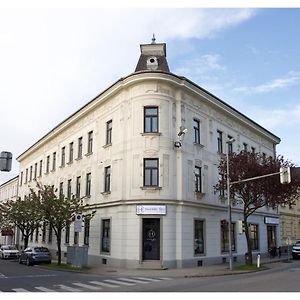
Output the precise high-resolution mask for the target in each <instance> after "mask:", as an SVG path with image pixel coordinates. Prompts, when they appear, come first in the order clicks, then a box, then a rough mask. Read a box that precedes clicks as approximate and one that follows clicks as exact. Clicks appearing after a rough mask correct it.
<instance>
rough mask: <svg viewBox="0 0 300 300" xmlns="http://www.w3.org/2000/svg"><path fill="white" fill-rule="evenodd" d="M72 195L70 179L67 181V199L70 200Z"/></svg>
mask: <svg viewBox="0 0 300 300" xmlns="http://www.w3.org/2000/svg"><path fill="white" fill-rule="evenodd" d="M71 194H72V179H69V180H68V191H67V197H68V198H69V199H71Z"/></svg>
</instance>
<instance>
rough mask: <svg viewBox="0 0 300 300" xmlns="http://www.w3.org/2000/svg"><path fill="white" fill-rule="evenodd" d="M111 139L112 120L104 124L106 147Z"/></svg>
mask: <svg viewBox="0 0 300 300" xmlns="http://www.w3.org/2000/svg"><path fill="white" fill-rule="evenodd" d="M111 138H112V120H110V121H108V122H106V145H109V144H111Z"/></svg>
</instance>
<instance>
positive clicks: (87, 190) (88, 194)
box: [85, 173, 92, 197]
mask: <svg viewBox="0 0 300 300" xmlns="http://www.w3.org/2000/svg"><path fill="white" fill-rule="evenodd" d="M91 187H92V173H87V174H86V186H85V196H86V197H91Z"/></svg>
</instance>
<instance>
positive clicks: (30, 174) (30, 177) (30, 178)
mask: <svg viewBox="0 0 300 300" xmlns="http://www.w3.org/2000/svg"><path fill="white" fill-rule="evenodd" d="M31 180H32V166H30V173H29V181H31Z"/></svg>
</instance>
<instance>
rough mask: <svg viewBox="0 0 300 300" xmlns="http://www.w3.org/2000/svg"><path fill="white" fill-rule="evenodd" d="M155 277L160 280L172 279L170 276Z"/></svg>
mask: <svg viewBox="0 0 300 300" xmlns="http://www.w3.org/2000/svg"><path fill="white" fill-rule="evenodd" d="M157 279H160V280H173V279H172V278H168V277H158V278H157Z"/></svg>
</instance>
